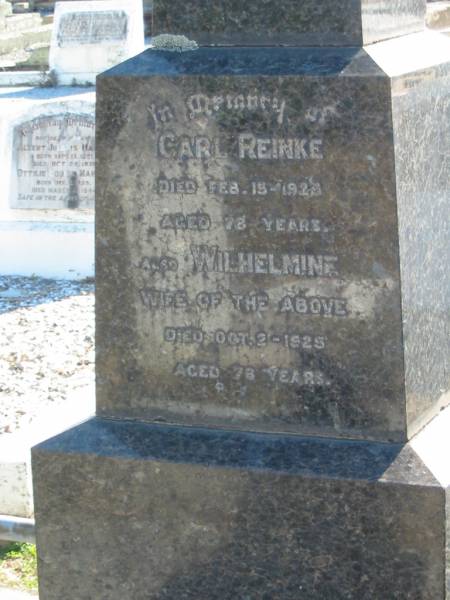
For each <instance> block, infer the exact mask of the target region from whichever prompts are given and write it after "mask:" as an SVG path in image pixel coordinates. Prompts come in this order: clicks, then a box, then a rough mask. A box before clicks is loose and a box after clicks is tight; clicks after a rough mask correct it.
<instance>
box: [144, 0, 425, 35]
mask: <svg viewBox="0 0 450 600" xmlns="http://www.w3.org/2000/svg"><path fill="white" fill-rule="evenodd" d="M236 5H238V8H236ZM425 15H426V0H413V1H412V2H411V0H390V2H389V3H384V4H383V6H382V7H380V2H379V0H344V1H343V2H336V0H321V1H320V2H318V1H317V0H303V1H302V2H298V1H297V0H279V1H277V2H275V1H274V0H272V1H271V2H269V3H267V2H265V3H262V2H260V0H248V1H247V2H246V3H245V7H243V6H242V5H241V3H235V2H233V1H232V0H184V1H183V0H155V3H154V8H153V35H159V34H169V33H170V34H175V35H186V36H187V37H188V38H189V39H192V40H194V41H196V42H197V43H198V44H199V45H200V46H280V45H281V46H283V45H284V46H361V45H365V44H371V43H374V42H378V41H381V40H384V39H389V38H392V37H397V36H401V35H406V34H409V33H414V32H418V31H422V30H423V29H424V28H425Z"/></svg>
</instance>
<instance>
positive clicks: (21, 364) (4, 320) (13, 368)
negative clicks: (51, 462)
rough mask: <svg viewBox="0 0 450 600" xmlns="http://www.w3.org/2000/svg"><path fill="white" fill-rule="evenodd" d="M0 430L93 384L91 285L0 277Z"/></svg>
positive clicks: (17, 426) (15, 426)
mask: <svg viewBox="0 0 450 600" xmlns="http://www.w3.org/2000/svg"><path fill="white" fill-rule="evenodd" d="M0 339H1V342H2V343H1V346H0V435H1V434H6V433H13V432H14V431H17V430H18V429H20V428H22V427H25V426H27V425H29V424H30V423H32V422H33V420H35V419H36V418H37V417H39V413H40V412H41V411H42V410H45V409H48V408H50V407H51V406H56V405H62V404H64V402H65V401H66V399H67V397H68V396H69V395H70V394H72V393H73V392H74V391H76V390H77V389H78V388H81V387H85V386H87V385H93V384H94V285H93V283H92V282H76V281H54V280H49V279H43V278H40V277H12V276H0Z"/></svg>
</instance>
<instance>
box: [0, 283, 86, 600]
mask: <svg viewBox="0 0 450 600" xmlns="http://www.w3.org/2000/svg"><path fill="white" fill-rule="evenodd" d="M0 336H1V339H2V348H1V351H0V444H1V443H2V442H3V443H5V442H6V443H8V441H9V440H13V439H14V438H16V437H17V438H18V439H26V438H27V432H28V431H32V432H33V435H32V436H30V437H33V438H34V439H36V435H37V436H38V437H40V435H39V430H40V429H41V425H43V422H42V421H43V419H46V420H47V419H48V418H49V417H50V418H51V415H52V414H54V415H58V414H61V411H64V412H69V413H70V412H73V411H75V412H77V410H78V411H80V410H81V412H82V411H83V410H85V409H86V410H87V411H89V405H90V403H91V402H92V403H93V400H91V399H93V396H94V393H93V385H94V284H93V282H92V280H85V281H81V282H76V281H56V280H50V279H44V278H41V277H13V276H0ZM80 401H82V402H83V407H82V408H81V409H80V407H79V406H78V407H76V406H73V404H74V403H79V402H80ZM92 406H93V404H92ZM55 419H56V417H55ZM55 419H54V421H55ZM51 426H52V427H55V428H58V427H59V425H58V423H57V422H53V423H52V425H51ZM47 428H48V425H47V424H46V425H45V427H43V431H42V436H44V437H48V435H47ZM62 428H64V426H62ZM20 436H22V437H20ZM31 443H32V442H31V440H30V444H31ZM0 462H1V460H0ZM0 469H1V465H0ZM1 512H2V510H1V509H0V513H1ZM36 589H37V579H36V557H35V547H34V546H33V545H30V544H17V543H11V542H3V543H2V542H0V600H22V599H25V598H28V597H29V595H30V593H34V594H35V593H36ZM30 597H33V596H30ZM34 597H35V596H34Z"/></svg>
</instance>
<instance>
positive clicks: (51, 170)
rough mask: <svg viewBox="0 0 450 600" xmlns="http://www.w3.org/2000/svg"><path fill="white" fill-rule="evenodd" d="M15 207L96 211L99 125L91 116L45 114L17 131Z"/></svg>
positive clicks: (14, 183)
mask: <svg viewBox="0 0 450 600" xmlns="http://www.w3.org/2000/svg"><path fill="white" fill-rule="evenodd" d="M12 170H13V172H12V188H11V199H10V203H11V206H12V207H13V208H46V209H52V208H70V209H76V208H92V207H93V206H94V181H95V177H94V175H95V120H94V117H93V116H91V115H85V114H70V113H68V114H61V115H43V116H41V117H37V118H35V119H32V120H30V121H27V122H25V123H21V124H20V125H17V126H16V127H15V129H14V132H13V161H12Z"/></svg>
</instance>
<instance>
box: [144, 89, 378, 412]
mask: <svg viewBox="0 0 450 600" xmlns="http://www.w3.org/2000/svg"><path fill="white" fill-rule="evenodd" d="M174 96H176V94H174ZM146 103H147V104H146V110H147V113H148V114H147V115H146V119H147V124H148V131H149V138H148V148H149V149H150V150H149V152H150V153H151V157H152V159H151V165H150V166H149V173H150V175H149V181H150V190H149V193H148V197H147V198H146V199H145V206H144V209H145V210H144V213H145V214H144V216H143V217H142V221H143V223H142V224H143V227H144V229H143V231H147V233H148V235H147V238H143V239H140V241H139V253H140V254H139V256H138V260H135V262H134V269H133V276H134V277H136V283H137V286H136V289H137V290H138V291H139V298H140V303H139V310H141V311H142V313H141V314H142V315H143V319H144V322H146V324H147V329H146V332H145V335H146V336H147V337H148V339H149V340H151V345H152V348H155V350H156V354H157V356H158V357H157V358H156V359H155V360H157V361H158V360H159V356H161V359H160V360H161V365H164V366H163V371H164V373H165V374H166V379H167V381H168V382H169V383H167V384H165V385H168V386H169V387H171V386H172V385H174V383H173V382H174V381H177V380H179V379H185V380H186V382H187V381H189V385H187V390H189V391H187V393H188V394H190V395H189V399H190V401H192V402H194V403H195V402H197V396H196V394H197V393H199V394H200V395H201V397H202V398H205V397H208V395H209V394H215V395H216V398H217V397H219V398H220V399H221V400H223V401H226V402H232V401H233V400H232V399H233V398H236V399H237V400H236V402H238V403H239V407H240V410H242V411H244V412H245V410H246V408H247V406H248V405H247V404H246V402H247V401H248V402H249V405H251V403H253V405H255V404H257V403H258V398H259V397H260V396H261V395H265V394H266V393H274V394H277V393H278V392H280V395H278V396H274V398H276V400H274V402H273V406H274V407H275V409H274V410H276V407H278V406H279V407H282V406H283V402H284V396H283V394H286V390H292V392H291V393H293V394H294V397H293V399H292V400H291V401H292V404H293V405H295V404H296V403H297V402H300V398H302V397H303V394H305V393H306V392H304V390H312V391H313V392H314V391H316V390H322V392H323V394H326V393H328V391H327V390H329V389H330V388H331V386H332V378H331V377H330V374H329V372H328V371H327V369H328V365H329V364H330V358H329V357H330V355H331V354H332V353H333V351H334V346H335V341H336V339H337V337H338V335H339V331H340V330H339V328H340V327H341V324H344V323H348V322H349V321H352V322H353V321H359V322H362V321H363V319H364V318H366V317H367V315H368V314H370V311H371V310H373V306H374V301H372V303H368V302H367V301H366V297H365V295H364V294H365V290H366V287H365V285H363V284H362V285H361V286H360V287H359V288H358V293H359V294H360V299H359V301H357V302H353V303H352V302H350V300H349V298H351V293H352V290H350V289H349V286H348V281H347V277H348V270H347V263H346V256H345V254H344V255H343V256H341V254H340V248H342V245H341V246H339V244H337V243H336V240H339V239H341V236H342V235H343V232H342V231H340V230H339V228H338V227H337V226H336V223H335V216H336V215H339V214H340V212H341V211H342V210H343V206H346V204H348V201H347V198H346V197H339V196H336V195H335V194H334V195H331V194H330V192H329V190H328V187H327V186H328V184H329V181H330V178H329V173H328V171H327V167H326V165H327V164H328V161H329V156H328V146H327V135H328V133H327V132H328V127H329V125H330V123H331V124H335V123H336V122H337V121H338V120H339V119H340V118H341V106H340V105H339V104H338V103H335V104H329V105H326V106H320V105H312V104H309V100H308V101H305V102H298V103H297V105H296V106H295V108H294V107H291V106H290V105H289V102H288V100H287V99H286V98H285V97H284V95H283V94H281V93H274V92H273V91H272V92H271V93H266V92H265V91H258V90H250V91H242V92H240V91H233V92H229V93H228V92H227V93H223V94H222V93H212V92H210V91H208V92H206V91H204V90H196V91H194V92H193V93H191V94H188V95H187V96H185V97H182V98H180V97H170V98H165V97H163V96H161V95H159V96H158V94H155V98H154V99H150V100H147V101H146ZM259 122H261V126H259ZM335 332H337V333H335ZM154 355H155V353H152V356H154ZM268 390H270V392H269V391H268ZM302 390H303V391H302ZM199 397H200V396H199ZM277 403H278V404H277ZM283 410H285V408H280V411H281V413H282V412H283ZM286 410H287V409H286ZM289 410H290V409H289Z"/></svg>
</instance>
